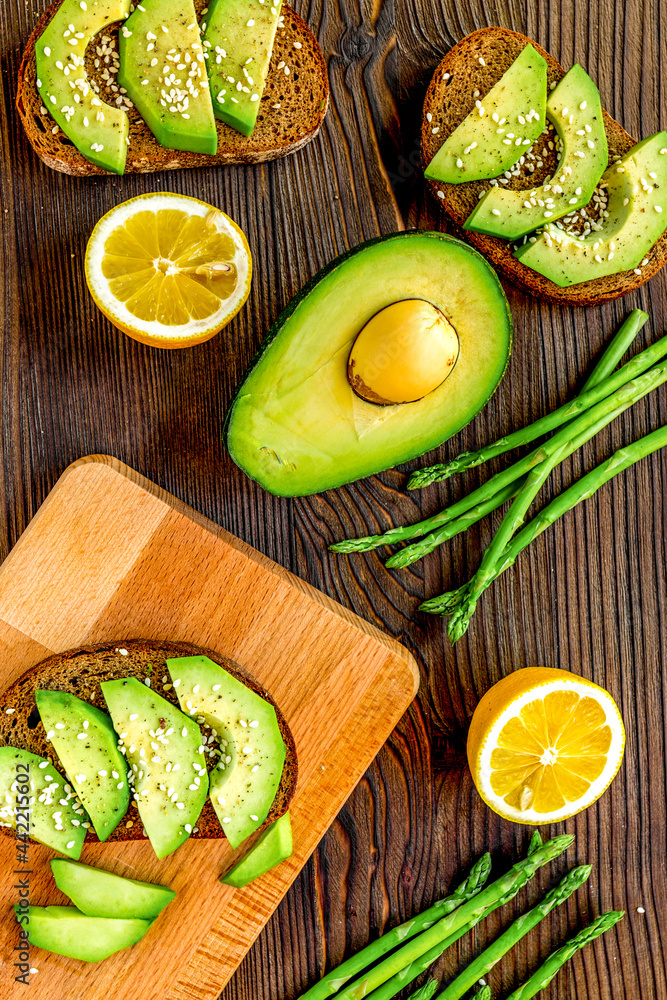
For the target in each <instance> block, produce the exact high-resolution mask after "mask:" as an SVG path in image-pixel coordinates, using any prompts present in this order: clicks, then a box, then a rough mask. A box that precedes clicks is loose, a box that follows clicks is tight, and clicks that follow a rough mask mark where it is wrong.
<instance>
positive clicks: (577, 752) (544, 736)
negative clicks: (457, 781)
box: [468, 667, 625, 826]
mask: <svg viewBox="0 0 667 1000" xmlns="http://www.w3.org/2000/svg"><path fill="white" fill-rule="evenodd" d="M624 749H625V730H624V727H623V720H622V718H621V713H620V712H619V710H618V706H617V705H616V702H615V701H614V699H613V698H612V697H611V695H610V694H609V693H608V692H607V691H605V690H604V688H601V687H599V686H598V685H597V684H593V683H592V681H587V680H585V679H584V678H583V677H578V676H577V675H576V674H572V673H570V671H568V670H558V669H554V668H551V667H527V668H524V669H522V670H516V671H515V672H514V673H512V674H509V675H508V676H507V677H504V678H503V679H502V680H501V681H499V682H498V683H497V684H495V685H494V686H493V687H492V688H491V689H490V690H489V691H487V692H486V694H485V695H484V697H483V698H482V700H481V701H480V703H479V705H478V706H477V708H476V710H475V713H474V715H473V718H472V722H471V724H470V732H469V734H468V762H469V764H470V770H471V771H472V775H473V779H474V782H475V785H476V787H477V790H478V792H479V794H480V795H481V797H482V798H483V799H484V801H485V802H486V804H487V805H488V806H489V807H490V808H491V809H493V810H494V812H496V813H498V814H499V815H500V816H503V817H505V819H509V820H512V821H513V822H515V823H527V824H529V825H534V826H536V825H538V824H540V823H557V822H560V821H561V820H564V819H567V818H568V817H570V816H574V815H575V814H576V813H578V812H581V811H582V810H583V809H586V808H588V806H590V805H592V803H593V802H595V800H596V799H598V798H599V797H600V796H601V795H602V793H603V792H604V791H605V789H606V788H607V787H608V786H609V784H610V783H611V781H612V779H613V778H614V777H615V775H616V773H617V771H618V769H619V767H620V766H621V761H622V760H623V752H624Z"/></svg>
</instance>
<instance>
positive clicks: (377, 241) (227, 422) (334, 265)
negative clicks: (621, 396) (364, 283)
mask: <svg viewBox="0 0 667 1000" xmlns="http://www.w3.org/2000/svg"><path fill="white" fill-rule="evenodd" d="M415 237H424V238H426V239H432V240H436V241H438V242H441V243H445V244H453V245H455V246H457V247H462V248H463V249H464V250H465V251H467V252H468V253H469V254H470V255H471V257H472V258H473V259H478V260H479V261H480V262H481V263H482V264H483V265H484V267H485V268H486V269H487V270H488V272H489V277H490V278H491V279H492V281H493V282H494V283H495V285H496V286H497V289H498V291H499V292H500V297H501V300H502V302H503V317H502V318H503V320H504V321H505V322H506V323H507V351H506V356H505V361H504V365H503V368H502V371H501V372H500V374H499V376H498V379H497V381H496V383H495V384H494V386H493V387H492V389H491V390H490V392H489V393H488V394H487V395H485V396H484V397H483V398H481V399H480V400H479V405H478V406H477V409H476V411H475V414H473V415H472V416H474V415H476V413H479V411H480V410H481V409H483V407H484V406H486V404H487V403H488V401H489V400H490V399H491V397H492V396H493V394H494V392H495V391H496V389H497V387H498V385H499V383H500V382H501V381H502V378H503V376H504V375H505V372H506V371H507V366H508V364H509V359H510V355H511V351H512V337H513V326H512V313H511V310H510V306H509V302H508V301H507V297H506V296H505V293H504V290H503V288H502V285H501V283H500V280H499V278H498V276H497V274H496V273H495V271H494V270H493V268H492V267H491V265H490V264H489V263H488V261H487V260H486V258H485V257H484V256H483V255H482V254H481V253H479V251H477V250H475V249H474V248H473V247H470V246H469V245H468V244H467V243H464V242H463V241H462V240H459V239H456V238H455V237H453V236H449V235H448V234H446V233H442V232H436V231H433V230H420V229H409V230H404V231H402V232H396V233H388V234H386V235H383V236H376V237H373V238H372V239H370V240H366V241H364V242H363V243H359V244H358V245H357V246H355V247H352V248H351V249H350V250H346V251H344V252H343V253H342V254H340V255H339V256H338V257H335V258H334V259H333V260H332V261H330V263H329V264H327V265H325V266H324V267H323V268H322V269H321V270H320V271H318V272H317V273H316V274H315V275H313V277H312V278H310V279H309V281H307V282H306V284H305V285H304V286H303V287H302V288H301V289H300V290H299V291H298V292H297V293H296V294H295V295H294V296H293V297H292V299H291V300H290V301H289V302H288V304H287V305H286V306H285V308H284V309H283V311H282V312H281V313H280V315H279V316H278V317H277V319H276V320H275V322H274V323H273V324H272V326H271V327H270V329H269V331H268V333H267V335H266V337H265V338H264V340H263V341H262V343H261V345H260V347H259V349H258V351H257V353H256V354H255V356H254V357H253V359H252V360H251V362H250V364H249V365H248V368H247V370H246V372H245V374H244V376H243V380H242V381H241V383H240V385H239V388H238V389H237V391H236V393H235V394H234V397H233V399H232V401H231V403H230V405H229V408H228V410H227V413H226V415H225V419H224V422H223V428H222V431H223V436H224V439H225V441H226V444H227V448H228V450H229V452H230V455H231V457H232V459H233V460H234V461H235V462H236V459H235V458H234V454H233V451H232V449H231V448H230V446H229V435H230V427H231V423H232V419H233V417H234V411H235V409H236V407H237V405H238V402H239V400H240V399H241V398H242V397H243V389H244V386H245V384H246V382H247V380H248V378H249V377H250V375H251V374H252V372H253V371H254V370H255V368H256V367H257V366H258V365H259V363H260V362H261V361H262V359H263V358H264V355H265V354H266V352H267V351H268V350H269V348H270V347H271V345H272V344H273V342H274V340H275V339H276V337H277V336H278V335H279V334H280V333H281V332H282V330H283V327H284V326H285V324H286V323H287V321H288V320H289V319H290V318H291V317H292V315H293V314H294V313H295V312H296V310H297V308H298V307H299V306H300V305H301V303H302V302H304V301H305V300H306V299H307V298H308V296H309V295H310V294H311V292H313V291H314V290H315V289H316V288H317V287H318V285H319V284H320V283H321V282H322V281H323V280H325V279H327V278H329V277H330V276H331V275H333V274H335V272H336V271H337V270H338V269H339V268H340V267H341V266H342V265H343V264H345V263H346V262H347V261H350V260H353V259H354V258H355V257H356V256H357V255H359V254H362V253H363V252H364V251H365V250H367V249H369V248H371V247H374V246H380V245H381V244H384V243H389V242H391V241H396V243H397V244H399V246H400V245H401V244H403V243H404V242H406V241H407V242H409V241H410V240H411V239H414V238H415ZM350 391H352V390H350ZM472 416H471V417H470V419H472ZM466 423H468V421H466ZM462 426H465V424H462V425H461V426H460V427H458V428H457V429H456V430H453V431H451V433H450V434H446V435H445V436H444V437H443V438H442V439H441V440H440V441H439V442H437V443H436V444H433V445H431V446H430V447H437V446H438V444H442V443H443V441H445V440H448V438H449V437H450V436H452V435H453V434H454V433H456V432H457V430H461V427H462ZM427 450H429V448H423V449H421V450H416V451H413V452H412V453H411V454H406V455H405V457H403V458H401V459H400V460H399V461H396V462H394V463H393V464H392V465H387V464H382V463H381V462H379V463H378V465H377V466H376V467H375V468H374V469H372V470H369V471H367V472H365V473H364V475H363V476H362V477H356V478H365V477H367V476H370V475H375V474H377V473H378V472H382V471H384V470H385V469H386V468H388V467H393V465H399V464H402V463H403V462H408V461H411V460H412V459H413V458H416V457H418V456H420V455H422V454H424V453H425V452H426V451H427ZM236 464H238V465H239V467H240V468H242V469H243V471H244V472H246V475H249V478H251V479H254V478H255V477H253V476H252V475H250V474H249V473H248V472H247V470H245V469H244V468H243V465H242V464H241V463H239V462H237V463H236ZM255 481H256V482H259V480H258V479H255ZM350 481H354V479H351V480H344V481H342V482H341V481H338V482H331V483H330V484H328V485H324V486H318V487H317V488H316V489H312V490H305V491H301V492H298V493H294V494H292V493H284V492H281V491H279V490H278V489H273V488H271V486H270V485H267V484H266V483H264V482H260V485H261V486H262V488H263V489H264V490H266V492H267V493H271V494H273V495H274V496H308V495H312V494H314V493H320V492H323V491H324V490H326V489H333V488H336V487H338V486H341V485H344V484H345V482H350Z"/></svg>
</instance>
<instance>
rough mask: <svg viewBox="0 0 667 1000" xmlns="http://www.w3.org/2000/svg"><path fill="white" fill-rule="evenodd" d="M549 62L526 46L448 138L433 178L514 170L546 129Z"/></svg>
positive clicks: (432, 167)
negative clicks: (527, 149) (512, 168)
mask: <svg viewBox="0 0 667 1000" xmlns="http://www.w3.org/2000/svg"><path fill="white" fill-rule="evenodd" d="M546 99H547V64H546V62H545V60H544V59H543V58H542V56H541V55H539V53H537V52H536V51H535V49H534V48H533V46H532V45H526V47H525V48H524V49H523V50H522V51H521V53H520V54H519V55H518V56H517V58H516V59H515V60H514V62H513V63H512V65H511V66H510V67H509V69H508V70H507V71H506V72H505V73H504V74H503V75H502V76H501V78H500V80H498V83H496V84H495V86H493V87H492V88H491V90H490V91H489V92H488V94H487V95H486V96H485V97H483V98H480V99H479V100H477V101H475V107H474V109H473V110H472V111H471V112H470V114H469V115H468V117H467V118H465V119H464V120H463V121H462V122H461V124H460V125H459V126H458V127H457V128H456V129H454V131H453V132H452V134H451V135H450V136H448V138H447V140H446V141H445V143H444V145H442V146H441V147H440V149H439V150H438V152H437V153H436V154H435V156H434V157H433V159H432V160H431V162H430V163H429V165H428V167H427V168H426V170H425V171H424V174H425V176H426V177H427V178H428V179H429V180H432V181H445V182H446V183H448V184H463V183H464V182H466V181H478V180H484V179H485V178H487V177H497V176H498V174H501V173H503V172H504V171H505V170H509V168H510V167H511V166H513V165H514V164H515V163H516V161H517V160H518V159H519V157H520V156H521V155H522V154H523V153H525V152H526V148H527V147H528V146H531V145H532V144H533V142H534V141H535V139H537V137H538V136H539V135H540V134H541V132H542V130H543V129H544V116H545V106H546Z"/></svg>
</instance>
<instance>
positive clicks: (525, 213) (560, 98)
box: [463, 64, 608, 240]
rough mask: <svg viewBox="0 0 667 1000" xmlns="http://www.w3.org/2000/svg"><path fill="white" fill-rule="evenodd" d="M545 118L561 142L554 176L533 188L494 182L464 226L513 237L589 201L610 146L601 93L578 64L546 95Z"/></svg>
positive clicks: (524, 233) (574, 209) (567, 213)
mask: <svg viewBox="0 0 667 1000" xmlns="http://www.w3.org/2000/svg"><path fill="white" fill-rule="evenodd" d="M547 118H548V119H549V121H550V122H552V124H553V125H554V127H555V129H556V132H557V133H558V137H559V139H560V142H561V144H562V149H561V154H560V159H559V163H558V166H557V168H556V170H555V171H554V174H553V177H552V178H551V179H550V180H549V181H546V182H545V183H544V184H542V185H541V187H537V188H524V189H523V190H518V191H517V190H508V189H507V188H501V187H500V186H497V187H492V188H491V189H490V190H489V191H487V192H486V194H485V195H484V197H483V198H481V199H480V201H479V202H478V204H477V205H476V206H475V208H474V209H473V211H472V212H471V214H470V215H469V216H468V218H467V220H466V222H465V225H464V227H463V228H464V229H469V230H471V231H472V232H475V233H485V234H486V235H487V236H500V237H502V238H503V239H506V240H516V239H519V237H521V236H525V235H526V234H527V233H532V232H533V231H534V230H535V229H537V228H538V227H539V226H542V225H544V224H545V223H546V222H547V221H548V220H550V221H551V222H555V221H556V219H560V218H562V217H563V216H564V215H569V213H570V212H576V210H577V209H578V208H581V207H582V206H583V205H587V204H588V202H589V201H590V200H591V197H592V195H593V192H594V191H595V188H596V185H597V183H598V181H599V180H600V178H601V177H602V173H603V171H604V169H605V167H606V166H607V159H608V149H607V136H606V133H605V129H604V121H603V117H602V107H601V105H600V94H599V92H598V89H597V87H596V86H595V84H594V83H593V81H592V80H591V78H590V76H589V75H588V74H587V73H586V72H585V71H584V70H583V69H582V68H581V66H579V65H577V64H575V65H574V66H573V67H572V69H571V70H570V71H569V73H567V74H566V75H565V76H564V77H563V79H562V80H561V81H560V83H559V84H558V86H557V87H556V88H555V89H554V90H553V91H552V93H551V94H550V95H549V100H548V101H547Z"/></svg>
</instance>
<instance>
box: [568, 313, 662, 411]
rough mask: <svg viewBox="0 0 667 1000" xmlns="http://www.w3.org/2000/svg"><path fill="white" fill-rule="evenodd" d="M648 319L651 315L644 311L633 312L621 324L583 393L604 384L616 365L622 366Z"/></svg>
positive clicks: (589, 377)
mask: <svg viewBox="0 0 667 1000" xmlns="http://www.w3.org/2000/svg"><path fill="white" fill-rule="evenodd" d="M648 319H649V315H648V313H646V312H644V310H643V309H633V310H632V312H631V313H630V315H629V316H627V317H626V319H625V320H624V321H623V322H622V323H621V325H620V327H619V328H618V332H617V333H615V334H614V336H613V337H612V338H611V340H610V341H609V343H608V344H607V346H606V347H605V349H604V351H603V352H602V357H601V358H600V360H599V361H598V363H597V364H596V366H595V368H594V369H593V371H592V372H591V373H590V375H589V376H588V378H587V379H586V381H585V382H584V384H583V386H582V389H581V391H582V392H586V390H587V389H590V388H592V386H594V385H597V384H598V382H602V381H603V380H604V379H606V378H607V377H608V376H609V375H611V373H612V372H613V370H614V368H615V367H616V365H618V364H620V362H621V358H622V357H623V355H624V354H625V352H626V351H627V350H628V348H629V347H630V344H631V343H632V341H633V340H634V339H635V337H636V336H637V334H638V333H639V331H640V330H641V328H642V327H643V326H645V325H646V323H647V322H648Z"/></svg>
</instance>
